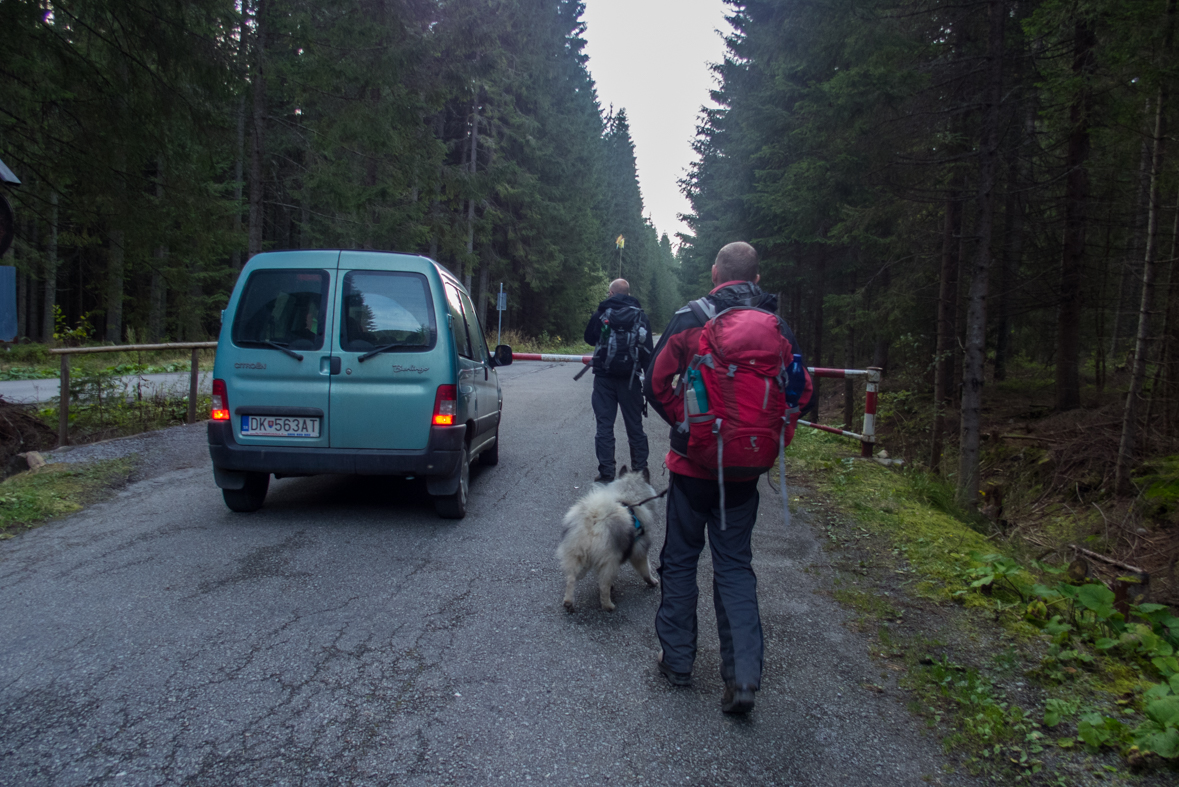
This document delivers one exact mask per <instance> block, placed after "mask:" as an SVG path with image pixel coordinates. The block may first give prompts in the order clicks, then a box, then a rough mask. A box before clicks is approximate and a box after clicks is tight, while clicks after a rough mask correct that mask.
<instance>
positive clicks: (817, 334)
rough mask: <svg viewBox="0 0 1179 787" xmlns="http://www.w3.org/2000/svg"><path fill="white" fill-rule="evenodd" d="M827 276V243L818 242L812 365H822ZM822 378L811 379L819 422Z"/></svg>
mask: <svg viewBox="0 0 1179 787" xmlns="http://www.w3.org/2000/svg"><path fill="white" fill-rule="evenodd" d="M826 276H827V244H825V243H820V244H819V259H818V263H817V264H816V266H815V276H814V279H813V281H814V286H815V289H814V295H813V297H814V301H813V305H812V309H813V316H814V320H815V322H814V326H815V327H814V332H813V333H812V342H811V346H812V347H813V348H814V349H813V350H812V351H811V352H813V353H814V360H812V361H811V365H812V366H816V367H818V366H822V365H823V296H824V292H823V289H824V286H825V284H826ZM821 381H822V378H820V377H816V378H814V380H812V381H811V384H812V386H813V390H812V395H811V399H812V401H814V403H815V407H814V410H812V412H811V415H812V417H813V419H814V421H815V422H816V423H818V422H819V387H820V382H821Z"/></svg>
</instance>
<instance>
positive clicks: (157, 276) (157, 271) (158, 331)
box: [147, 246, 168, 344]
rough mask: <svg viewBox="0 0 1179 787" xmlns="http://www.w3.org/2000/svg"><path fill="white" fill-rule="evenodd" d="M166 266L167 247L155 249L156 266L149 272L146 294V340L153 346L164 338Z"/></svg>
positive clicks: (166, 293) (166, 295) (166, 289)
mask: <svg viewBox="0 0 1179 787" xmlns="http://www.w3.org/2000/svg"><path fill="white" fill-rule="evenodd" d="M167 264H168V247H167V246H160V247H159V248H157V249H156V264H155V268H154V269H153V270H152V272H151V289H150V291H149V292H148V312H147V340H148V341H149V342H151V343H153V344H154V343H157V342H160V341H162V340H163V338H164V316H165V315H164V310H165V307H166V306H167V298H168V287H167V284H166V283H165V281H164V268H165V267H166V266H167Z"/></svg>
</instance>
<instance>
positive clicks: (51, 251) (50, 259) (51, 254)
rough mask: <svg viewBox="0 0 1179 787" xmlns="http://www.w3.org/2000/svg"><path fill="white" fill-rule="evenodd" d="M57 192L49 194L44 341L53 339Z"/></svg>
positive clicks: (42, 316)
mask: <svg viewBox="0 0 1179 787" xmlns="http://www.w3.org/2000/svg"><path fill="white" fill-rule="evenodd" d="M57 201H58V197H57V191H56V190H52V191H50V192H49V238H48V239H47V240H46V243H45V303H44V306H43V307H42V315H41V319H42V320H43V323H42V325H41V332H42V333H43V334H44V336H45V341H47V342H48V341H49V340H50V339H52V338H53V328H54V325H53V318H54V312H53V307H54V306H56V305H57V230H58V227H57V220H58V219H57Z"/></svg>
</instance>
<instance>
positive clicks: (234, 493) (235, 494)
mask: <svg viewBox="0 0 1179 787" xmlns="http://www.w3.org/2000/svg"><path fill="white" fill-rule="evenodd" d="M268 489H270V473H246V483H245V485H244V486H242V488H241V489H222V490H221V496H222V497H224V498H225V505H227V506H229V510H230V511H236V512H238V513H239V514H248V513H249V512H251V511H257V510H258V509H259V508H261V507H262V503H263V502H264V501H265V500H266V492H267V490H268Z"/></svg>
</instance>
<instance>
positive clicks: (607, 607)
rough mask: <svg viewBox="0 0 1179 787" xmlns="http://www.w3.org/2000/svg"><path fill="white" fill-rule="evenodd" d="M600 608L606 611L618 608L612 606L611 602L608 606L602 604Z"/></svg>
mask: <svg viewBox="0 0 1179 787" xmlns="http://www.w3.org/2000/svg"><path fill="white" fill-rule="evenodd" d="M602 609H604V610H606V611H607V612H613V611H614V610H616V609H618V607H616V606H614V605H613V604H611V605H610V606H606V605H605V604H603V605H602Z"/></svg>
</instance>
